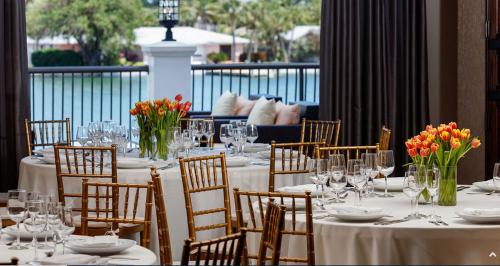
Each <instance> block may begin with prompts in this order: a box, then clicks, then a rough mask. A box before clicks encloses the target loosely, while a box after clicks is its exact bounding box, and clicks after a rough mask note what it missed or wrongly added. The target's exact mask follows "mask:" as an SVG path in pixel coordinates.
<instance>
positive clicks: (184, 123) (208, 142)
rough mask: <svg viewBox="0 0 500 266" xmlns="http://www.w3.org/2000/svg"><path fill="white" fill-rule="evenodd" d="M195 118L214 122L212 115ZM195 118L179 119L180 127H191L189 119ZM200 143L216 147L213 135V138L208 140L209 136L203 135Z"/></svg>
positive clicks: (182, 128)
mask: <svg viewBox="0 0 500 266" xmlns="http://www.w3.org/2000/svg"><path fill="white" fill-rule="evenodd" d="M193 119H198V120H203V121H211V122H212V123H214V118H213V117H212V116H210V117H204V118H193ZM193 119H191V118H181V119H180V120H179V127H180V128H181V130H184V129H188V128H189V121H191V120H193ZM214 130H215V124H214ZM214 133H215V132H214ZM200 145H206V146H207V147H210V148H213V147H214V137H213V136H212V138H210V139H209V140H207V138H206V137H205V136H203V137H202V138H201V140H200Z"/></svg>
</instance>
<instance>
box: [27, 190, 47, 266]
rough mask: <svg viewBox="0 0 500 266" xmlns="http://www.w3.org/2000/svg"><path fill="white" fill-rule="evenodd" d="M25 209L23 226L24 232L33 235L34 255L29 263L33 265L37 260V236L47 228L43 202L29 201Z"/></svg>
mask: <svg viewBox="0 0 500 266" xmlns="http://www.w3.org/2000/svg"><path fill="white" fill-rule="evenodd" d="M26 209H27V212H26V214H27V215H26V219H25V220H24V222H23V224H24V228H25V229H26V231H28V232H30V233H31V234H33V244H34V247H35V254H34V257H33V261H31V263H35V262H37V259H38V234H39V233H41V232H43V231H44V230H45V228H46V227H47V219H46V214H45V212H44V210H43V209H44V202H43V201H42V200H30V201H28V202H27V204H26Z"/></svg>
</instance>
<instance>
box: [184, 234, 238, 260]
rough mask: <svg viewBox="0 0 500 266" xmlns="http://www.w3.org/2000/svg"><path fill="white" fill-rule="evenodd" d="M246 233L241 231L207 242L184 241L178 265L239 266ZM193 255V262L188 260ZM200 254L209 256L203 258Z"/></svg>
mask: <svg viewBox="0 0 500 266" xmlns="http://www.w3.org/2000/svg"><path fill="white" fill-rule="evenodd" d="M245 242H246V232H245V230H244V229H242V230H241V231H240V232H238V233H236V234H231V235H227V236H223V237H220V238H216V239H211V240H207V241H200V242H193V241H192V240H191V239H187V240H185V241H184V248H183V249H182V258H181V263H180V265H241V261H242V257H243V247H244V245H245ZM193 253H194V254H195V255H194V260H191V261H190V260H189V259H190V257H191V258H192V257H193V256H192V255H191V254H193ZM202 254H210V256H207V255H205V256H203V255H202Z"/></svg>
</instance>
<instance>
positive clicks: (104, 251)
mask: <svg viewBox="0 0 500 266" xmlns="http://www.w3.org/2000/svg"><path fill="white" fill-rule="evenodd" d="M86 243H87V240H86V239H74V240H70V241H68V242H67V244H66V246H67V247H68V248H70V249H72V250H73V251H75V252H78V253H81V254H89V255H111V254H117V253H120V252H122V251H124V250H126V249H128V248H131V247H133V246H134V245H135V244H136V242H135V241H134V240H130V239H118V241H117V243H116V245H109V246H97V247H94V246H89V245H86Z"/></svg>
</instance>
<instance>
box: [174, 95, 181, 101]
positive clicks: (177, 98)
mask: <svg viewBox="0 0 500 266" xmlns="http://www.w3.org/2000/svg"><path fill="white" fill-rule="evenodd" d="M175 100H176V101H178V102H180V101H182V95H180V94H177V95H175Z"/></svg>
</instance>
